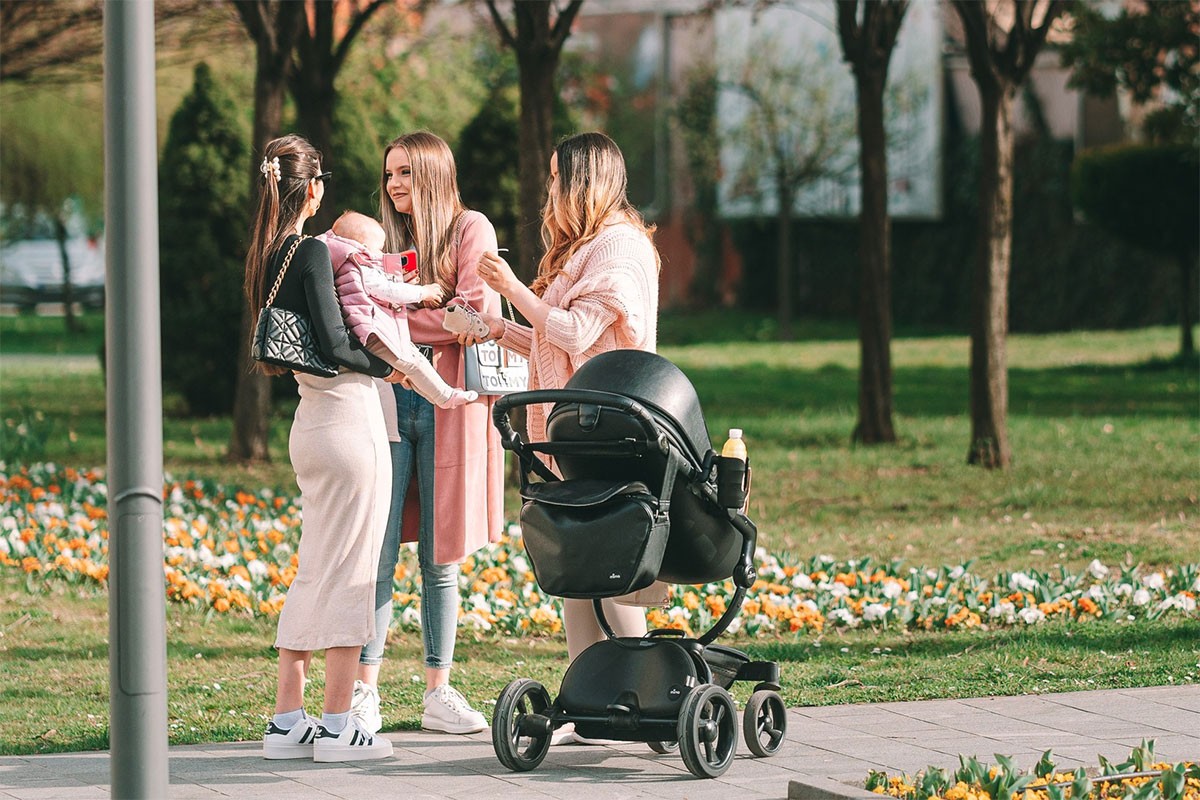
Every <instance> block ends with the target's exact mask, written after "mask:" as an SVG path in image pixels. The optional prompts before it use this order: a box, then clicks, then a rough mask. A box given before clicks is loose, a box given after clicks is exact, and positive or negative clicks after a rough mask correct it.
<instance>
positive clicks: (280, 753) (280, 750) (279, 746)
mask: <svg viewBox="0 0 1200 800" xmlns="http://www.w3.org/2000/svg"><path fill="white" fill-rule="evenodd" d="M318 728H319V726H318V725H317V723H316V722H315V721H314V720H313V718H312V717H305V718H304V719H302V720H300V721H299V722H297V723H296V724H295V725H293V726H292V727H291V728H290V729H288V730H284V729H283V728H281V727H279V726H278V725H276V724H275V723H274V722H273V721H272V722H268V723H267V732H266V733H264V734H263V758H272V759H274V758H312V754H313V740H314V739H316V738H317V729H318Z"/></svg>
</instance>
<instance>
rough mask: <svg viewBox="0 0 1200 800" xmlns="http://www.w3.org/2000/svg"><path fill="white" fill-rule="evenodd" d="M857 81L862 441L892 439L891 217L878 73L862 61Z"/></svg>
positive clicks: (857, 433)
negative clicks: (860, 190) (860, 192)
mask: <svg viewBox="0 0 1200 800" xmlns="http://www.w3.org/2000/svg"><path fill="white" fill-rule="evenodd" d="M855 76H856V78H857V83H858V139H859V148H860V149H859V169H860V170H861V172H862V176H861V181H862V183H861V187H862V210H861V211H860V212H859V217H858V224H859V236H858V252H859V256H858V263H859V276H858V282H859V286H858V291H859V300H858V342H859V374H858V425H856V426H855V429H854V440H855V441H858V442H862V443H863V444H881V443H887V442H895V441H896V431H895V428H894V427H893V425H892V353H891V347H892V309H891V297H892V276H891V263H892V258H891V241H892V221H891V217H890V216H888V208H887V185H888V169H887V135H886V133H885V132H884V126H883V89H884V83H885V82H886V80H887V71H886V63H885V64H884V70H883V71H882V73H880V72H878V71H875V70H869V69H868V68H867V66H866V65H862V66H861V67H860V68H859V69H858V70H856V72H855Z"/></svg>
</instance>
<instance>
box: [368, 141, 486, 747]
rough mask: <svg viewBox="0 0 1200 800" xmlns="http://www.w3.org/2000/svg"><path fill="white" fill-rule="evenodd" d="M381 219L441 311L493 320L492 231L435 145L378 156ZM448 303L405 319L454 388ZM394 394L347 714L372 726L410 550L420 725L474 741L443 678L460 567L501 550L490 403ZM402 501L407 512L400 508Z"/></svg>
mask: <svg viewBox="0 0 1200 800" xmlns="http://www.w3.org/2000/svg"><path fill="white" fill-rule="evenodd" d="M380 216H381V219H382V222H383V227H384V230H385V231H386V232H387V246H386V250H387V251H388V252H392V253H398V252H401V251H402V250H406V249H408V248H414V249H415V250H416V251H417V271H418V277H417V281H418V282H419V283H438V284H440V285H441V287H442V288H443V290H444V297H445V298H447V300H446V301H445V302H449V301H454V302H465V303H467V304H469V305H470V306H471V307H472V308H474V309H476V310H477V311H481V312H484V313H489V314H499V313H500V295H499V294H497V293H496V291H495V290H493V289H491V288H490V287H489V286H487V284H485V283H484V282H483V281H482V280H481V279H480V277H479V274H478V273H477V272H476V270H475V265H476V263H477V262H478V261H479V257H480V255H481V254H482V253H483V252H485V251H494V250H495V249H496V231H495V228H493V227H492V223H491V222H489V221H488V219H487V217H485V216H484V215H483V214H480V213H479V212H478V211H470V210H468V209H467V208H466V207H464V206H463V204H462V200H461V199H460V198H459V194H458V178H457V174H456V169H455V165H454V155H453V154H452V153H451V152H450V148H449V147H448V146H447V145H446V143H445V142H444V141H442V140H441V139H440V138H438V137H437V136H435V135H433V134H432V133H428V132H426V131H417V132H415V133H410V134H407V135H405V136H401V137H399V138H398V139H395V140H394V141H392V142H391V143H390V144H389V145H388V146H387V149H386V150H385V151H384V172H383V179H382V185H381V210H380ZM445 302H443V303H442V304H441V305H439V306H437V307H433V308H423V309H414V310H410V311H409V312H408V327H409V332H410V333H411V335H412V340H413V342H414V343H416V344H417V345H418V346H419V345H427V346H430V347H431V348H432V353H431V359H430V360H431V361H432V362H433V366H434V369H435V370H437V373H438V374H439V375H440V376H441V377H442V379H443V380H445V381H446V383H448V384H450V385H451V386H455V387H460V388H461V387H462V385H463V348H462V346H461V345H459V343H458V341H457V339H456V337H455V335H454V334H452V333H450V332H448V331H446V330H445V329H444V328H443V327H442V320H443V319H444V318H445V313H446V312H445V310H444V309H445ZM394 389H395V395H394V398H393V400H392V402H393V403H394V410H395V415H394V416H395V420H396V425H397V427H396V429H395V430H394V431H392V432H391V433H392V436H390V437H389V438H391V439H392V440H393V441H392V445H391V447H392V497H391V516H390V517H389V519H388V526H387V532H386V534H385V536H384V542H383V548H382V550H381V551H380V557H379V572H378V576H377V581H376V584H375V590H376V591H375V631H376V635H375V639H374V640H372V641H371V642H368V643H367V645H366V646H365V647H364V648H363V652H362V656H361V658H360V659H359V670H358V677H359V680H358V682H357V683H356V684H355V694H354V705H353V708H354V711H355V714H356V715H357V716H358V717H359V718H360V719H362V720H363V722H364V725H365V727H367V728H368V730H378V729H379V728H380V727H381V725H382V718H381V715H380V712H379V692H378V685H379V669H380V664H381V663H382V661H383V651H384V645H385V644H386V640H387V631H388V627H389V626H390V624H391V618H392V577H393V574H394V573H395V569H396V562H397V560H398V555H399V547H400V543H401V541H416V542H417V555H418V562H419V564H420V568H421V631H422V637H423V644H424V651H425V701H424V713H423V714H422V717H421V726H422V727H423V728H426V729H428V730H436V731H442V732H446V733H474V732H477V731H480V730H483V729H484V728H485V727H486V726H487V721H486V720H485V719H484V717H483V715H482V714H480V713H479V712H478V711H476V710H475V709H473V708H472V707H471V706H470V704H469V703H468V702H467V700H466V698H464V697H463V696H462V694H460V693H459V692H458V690H456V689H455V688H454V687H452V686H451V685H450V667H451V664H452V662H453V659H454V635H455V632H456V630H457V628H458V605H459V590H458V576H459V564H460V563H461V562H462V561H463V560H464V559H465V558H466V557H467V556H468V555H470V554H471V553H473V552H474V551H475V550H477V549H479V548H480V547H482V546H483V545H485V544H487V543H488V542H490V541H496V540H498V539H499V537H500V533H501V529H502V526H503V516H502V513H503V509H502V502H503V493H504V485H503V484H504V455H503V450H502V448H501V446H500V435H499V433H498V432H497V431H496V429H495V426H493V425H492V405H493V404H494V401H495V398H494V397H490V396H487V395H481V396H480V397H479V398H478V399H477V400H475V401H474V402H470V403H467V404H466V405H463V406H462V407H460V408H457V409H454V410H448V409H442V408H436V407H434V406H433V405H432V404H431V403H429V401H427V400H425V399H424V398H422V397H421V396H420V395H419V394H417V393H416V392H414V391H412V390H410V389H406V388H404V387H403V386H399V385H397V386H395V387H394ZM384 397H385V398H386V397H387V395H386V394H385V395H384ZM385 402H386V401H385ZM387 410H388V411H389V412H390V411H392V409H387ZM385 416H387V417H389V418H391V417H392V416H393V415H392V414H391V413H388V414H386V415H385ZM435 439H436V442H437V446H436V448H435V447H434V441H435ZM411 499H415V500H416V502H407V501H408V500H411ZM401 532H403V535H401Z"/></svg>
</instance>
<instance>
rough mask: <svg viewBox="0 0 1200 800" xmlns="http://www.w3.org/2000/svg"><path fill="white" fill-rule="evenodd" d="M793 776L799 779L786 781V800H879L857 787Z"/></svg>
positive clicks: (804, 776)
mask: <svg viewBox="0 0 1200 800" xmlns="http://www.w3.org/2000/svg"><path fill="white" fill-rule="evenodd" d="M795 774H797V775H798V776H799V777H798V778H795V779H793V780H790V781H788V793H787V796H788V800H879V795H877V794H874V793H873V792H868V791H867V790H866V789H863V788H860V787H857V786H851V785H849V784H845V783H838V782H837V781H835V780H831V779H829V778H817V777H815V776H812V775H805V774H803V773H795Z"/></svg>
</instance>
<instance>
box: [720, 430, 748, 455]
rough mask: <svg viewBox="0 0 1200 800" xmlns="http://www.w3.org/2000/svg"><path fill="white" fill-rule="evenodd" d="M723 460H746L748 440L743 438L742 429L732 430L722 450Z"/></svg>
mask: <svg viewBox="0 0 1200 800" xmlns="http://www.w3.org/2000/svg"><path fill="white" fill-rule="evenodd" d="M721 457H722V458H740V459H741V460H742V461H745V460H746V440H745V439H743V438H742V429H741V428H730V429H729V438H728V439H727V440H726V441H725V445H724V446H723V447H722V448H721Z"/></svg>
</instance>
